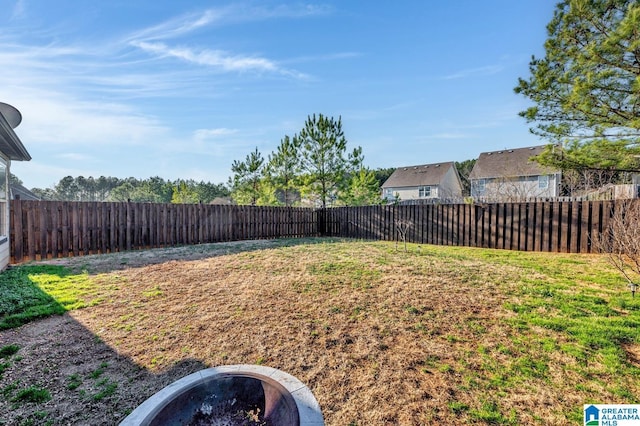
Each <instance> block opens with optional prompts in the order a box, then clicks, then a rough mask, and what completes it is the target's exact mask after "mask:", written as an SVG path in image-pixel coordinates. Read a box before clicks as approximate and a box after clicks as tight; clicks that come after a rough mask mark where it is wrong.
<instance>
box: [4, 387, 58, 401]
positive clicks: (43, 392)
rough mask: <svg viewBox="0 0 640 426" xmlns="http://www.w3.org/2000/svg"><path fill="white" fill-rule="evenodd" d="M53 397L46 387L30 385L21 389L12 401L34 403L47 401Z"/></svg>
mask: <svg viewBox="0 0 640 426" xmlns="http://www.w3.org/2000/svg"><path fill="white" fill-rule="evenodd" d="M50 399H51V394H50V393H49V391H48V390H47V389H45V388H41V387H39V386H29V387H28V388H24V389H20V390H19V391H18V392H17V393H16V396H14V397H13V398H12V399H11V401H13V402H19V403H33V404H39V403H41V402H47V401H49V400H50Z"/></svg>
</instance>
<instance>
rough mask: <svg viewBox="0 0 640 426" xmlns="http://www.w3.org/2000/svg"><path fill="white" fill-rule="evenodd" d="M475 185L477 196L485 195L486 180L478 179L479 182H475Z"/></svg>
mask: <svg viewBox="0 0 640 426" xmlns="http://www.w3.org/2000/svg"><path fill="white" fill-rule="evenodd" d="M473 183H474V189H475V192H476V194H478V195H482V194H484V191H485V190H486V185H487V181H486V179H478V180H475V181H474V182H473Z"/></svg>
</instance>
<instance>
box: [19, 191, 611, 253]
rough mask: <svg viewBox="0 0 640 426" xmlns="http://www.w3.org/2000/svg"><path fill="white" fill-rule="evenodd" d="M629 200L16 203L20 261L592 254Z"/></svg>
mask: <svg viewBox="0 0 640 426" xmlns="http://www.w3.org/2000/svg"><path fill="white" fill-rule="evenodd" d="M619 203H622V202H621V201H617V202H616V201H571V202H523V203H493V204H485V203H477V204H429V205H395V206H367V207H335V208H329V209H324V210H322V209H319V210H316V209H311V208H292V207H257V206H218V205H203V204H150V203H99V202H64V201H60V202H57V201H21V200H15V201H12V203H11V218H10V220H11V254H12V261H13V262H14V263H20V262H23V261H24V260H38V259H47V258H58V257H68V256H80V255H87V254H96V253H112V252H118V251H124V250H134V249H145V248H156V247H169V246H176V245H188V244H200V243H213V242H222V241H237V240H248V239H266V238H282V237H310V236H318V235H325V236H335V237H344V238H360V239H373V240H389V241H397V240H400V239H402V238H401V237H402V235H401V232H400V231H399V230H402V234H404V235H405V237H406V241H408V242H415V243H420V244H437V245H453V246H469V247H485V248H497V249H507V250H522V251H547V252H566V253H590V252H591V251H592V247H591V237H592V236H595V235H597V233H599V232H601V231H602V230H604V229H606V227H607V225H608V222H609V220H610V218H611V216H612V214H613V211H614V209H615V208H616V206H617V205H619Z"/></svg>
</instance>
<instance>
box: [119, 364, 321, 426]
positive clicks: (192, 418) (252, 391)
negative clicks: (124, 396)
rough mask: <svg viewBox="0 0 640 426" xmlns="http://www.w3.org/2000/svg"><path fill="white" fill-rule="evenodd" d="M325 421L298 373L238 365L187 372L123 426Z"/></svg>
mask: <svg viewBox="0 0 640 426" xmlns="http://www.w3.org/2000/svg"><path fill="white" fill-rule="evenodd" d="M169 424H170V425H184V426H210V425H215V426H257V425H260V426H279V425H286V426H297V425H300V426H321V425H324V420H323V418H322V414H321V412H320V407H319V405H318V402H317V401H316V400H315V398H314V397H313V395H312V394H311V392H310V391H309V389H308V388H307V387H306V386H305V385H304V384H303V383H302V382H300V381H299V380H298V379H296V378H295V377H293V376H291V375H289V374H287V373H284V372H282V371H280V370H276V369H274V368H269V367H264V366H253V365H236V366H224V367H216V368H210V369H206V370H202V371H200V372H197V373H194V374H191V375H189V376H187V377H184V378H182V379H180V380H178V381H176V382H174V383H172V384H171V385H169V386H167V387H166V388H164V389H162V390H161V391H160V392H158V393H156V394H155V395H153V396H152V397H151V398H149V399H147V400H146V401H145V402H144V403H142V404H141V405H140V406H139V407H138V408H136V409H135V410H134V411H133V412H132V413H131V414H130V415H129V416H127V418H126V419H124V420H123V421H122V423H120V426H132V425H148V426H160V425H169Z"/></svg>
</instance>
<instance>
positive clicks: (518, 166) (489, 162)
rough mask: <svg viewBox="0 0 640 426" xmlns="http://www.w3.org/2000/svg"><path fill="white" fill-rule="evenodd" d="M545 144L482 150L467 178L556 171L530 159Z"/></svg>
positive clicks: (541, 173) (512, 175) (530, 174)
mask: <svg viewBox="0 0 640 426" xmlns="http://www.w3.org/2000/svg"><path fill="white" fill-rule="evenodd" d="M545 146H546V145H539V146H532V147H527V148H517V149H505V150H502V151H492V152H483V153H481V154H480V156H479V157H478V159H477V160H476V164H475V166H473V170H471V173H470V174H469V179H487V178H501V177H516V176H539V175H544V174H551V173H556V172H557V170H554V169H550V168H547V167H543V166H541V165H539V164H538V163H536V162H535V161H532V160H531V157H533V156H534V155H538V154H540V153H541V152H542V151H543V150H544V148H545Z"/></svg>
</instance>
